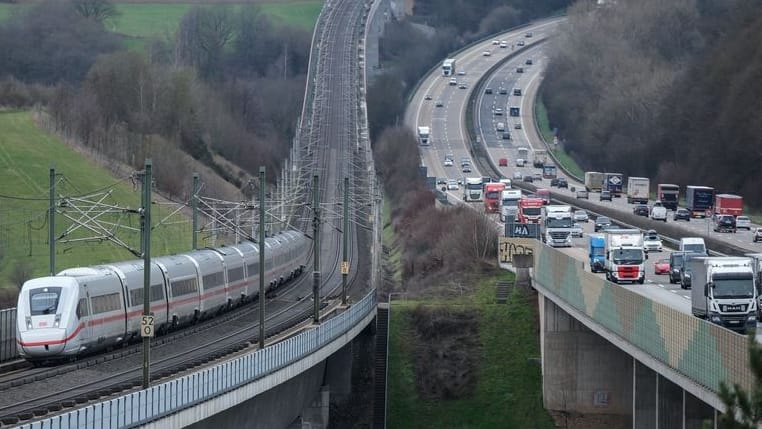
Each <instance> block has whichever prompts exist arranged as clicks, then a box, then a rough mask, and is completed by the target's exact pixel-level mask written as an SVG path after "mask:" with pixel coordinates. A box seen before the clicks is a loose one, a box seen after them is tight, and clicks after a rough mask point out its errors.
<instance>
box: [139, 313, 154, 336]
mask: <svg viewBox="0 0 762 429" xmlns="http://www.w3.org/2000/svg"><path fill="white" fill-rule="evenodd" d="M140 336H141V337H153V316H143V318H142V319H140Z"/></svg>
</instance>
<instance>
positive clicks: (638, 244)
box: [605, 229, 646, 284]
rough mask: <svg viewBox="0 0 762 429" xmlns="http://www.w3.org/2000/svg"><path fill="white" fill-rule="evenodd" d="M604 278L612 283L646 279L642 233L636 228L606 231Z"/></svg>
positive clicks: (641, 281)
mask: <svg viewBox="0 0 762 429" xmlns="http://www.w3.org/2000/svg"><path fill="white" fill-rule="evenodd" d="M605 237H606V280H609V281H611V282H614V283H619V282H624V281H627V282H633V283H635V282H638V283H640V284H643V283H644V282H645V280H646V270H645V259H646V253H645V251H644V250H643V233H642V232H640V230H637V229H617V230H608V231H606V235H605Z"/></svg>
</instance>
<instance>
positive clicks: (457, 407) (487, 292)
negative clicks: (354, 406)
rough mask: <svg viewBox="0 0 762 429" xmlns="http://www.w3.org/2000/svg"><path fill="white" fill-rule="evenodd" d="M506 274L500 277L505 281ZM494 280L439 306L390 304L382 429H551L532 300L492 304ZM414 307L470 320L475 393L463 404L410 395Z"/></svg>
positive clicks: (521, 297) (518, 296)
mask: <svg viewBox="0 0 762 429" xmlns="http://www.w3.org/2000/svg"><path fill="white" fill-rule="evenodd" d="M510 276H512V274H509V273H506V274H504V275H502V276H501V277H502V279H507V278H509V277H510ZM496 280H498V279H497V278H488V279H484V280H483V281H482V282H481V283H480V284H479V285H478V287H477V288H476V291H475V292H474V293H473V294H471V295H470V296H464V297H462V298H460V299H458V300H451V301H440V302H435V303H434V302H430V301H428V302H425V303H423V302H416V301H394V302H393V305H392V313H391V326H390V342H389V352H390V355H389V374H388V380H389V386H388V389H389V426H390V427H395V428H421V427H437V428H496V427H500V428H552V427H553V422H552V419H551V417H550V416H549V415H548V413H547V412H546V411H545V410H544V409H543V406H542V393H541V392H542V387H541V384H542V379H541V373H540V366H539V362H538V359H539V357H540V350H539V339H538V336H537V332H536V331H537V321H536V315H535V310H534V309H533V306H534V305H536V304H535V301H534V298H529V297H528V296H527V295H526V294H525V293H524V292H521V291H518V290H517V291H515V292H514V293H513V294H512V295H511V297H510V299H509V302H508V303H507V304H495V295H494V287H495V286H494V285H495V281H496ZM417 305H428V306H450V307H451V308H452V309H455V310H471V311H475V312H476V313H477V314H478V319H479V323H478V324H479V343H480V344H481V350H480V351H479V352H478V353H480V356H479V359H478V362H479V364H478V367H477V368H476V372H477V377H478V378H477V381H476V388H475V390H474V392H473V394H472V395H471V396H470V397H467V398H462V399H456V400H426V399H423V398H421V395H420V394H419V391H418V390H417V388H416V374H415V370H414V368H415V365H414V359H415V350H414V348H415V344H416V341H418V340H417V339H416V335H415V334H414V329H415V328H414V327H413V326H411V323H410V320H411V319H410V316H411V313H412V311H413V309H414V308H415V307H416V306H417Z"/></svg>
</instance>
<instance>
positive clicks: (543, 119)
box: [535, 98, 585, 177]
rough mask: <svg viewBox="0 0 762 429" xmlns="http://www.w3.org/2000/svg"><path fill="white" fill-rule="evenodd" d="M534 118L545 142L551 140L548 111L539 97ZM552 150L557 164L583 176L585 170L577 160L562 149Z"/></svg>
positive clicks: (578, 175) (576, 174)
mask: <svg viewBox="0 0 762 429" xmlns="http://www.w3.org/2000/svg"><path fill="white" fill-rule="evenodd" d="M535 118H537V128H539V130H540V134H542V137H543V138H544V139H545V141H546V142H552V141H553V130H551V129H550V120H549V119H548V111H547V109H546V108H545V104H543V103H542V100H541V99H540V98H538V99H537V103H536V104H535ZM552 151H553V155H555V157H556V159H558V162H559V164H561V165H562V166H563V167H564V168H565V169H566V170H567V171H569V172H570V173H572V174H573V175H575V176H577V177H584V176H585V171H584V170H582V168H581V167H580V166H579V165H577V162H576V161H574V160H573V159H572V158H571V157H570V156H569V154H568V153H566V152H565V151H564V150H563V149H561V148H558V149H552Z"/></svg>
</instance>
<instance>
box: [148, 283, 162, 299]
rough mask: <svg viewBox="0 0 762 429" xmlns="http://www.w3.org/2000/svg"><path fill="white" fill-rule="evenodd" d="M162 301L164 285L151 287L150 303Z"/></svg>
mask: <svg viewBox="0 0 762 429" xmlns="http://www.w3.org/2000/svg"><path fill="white" fill-rule="evenodd" d="M162 300H164V285H163V284H161V283H158V284H155V285H151V302H155V301H162Z"/></svg>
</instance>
